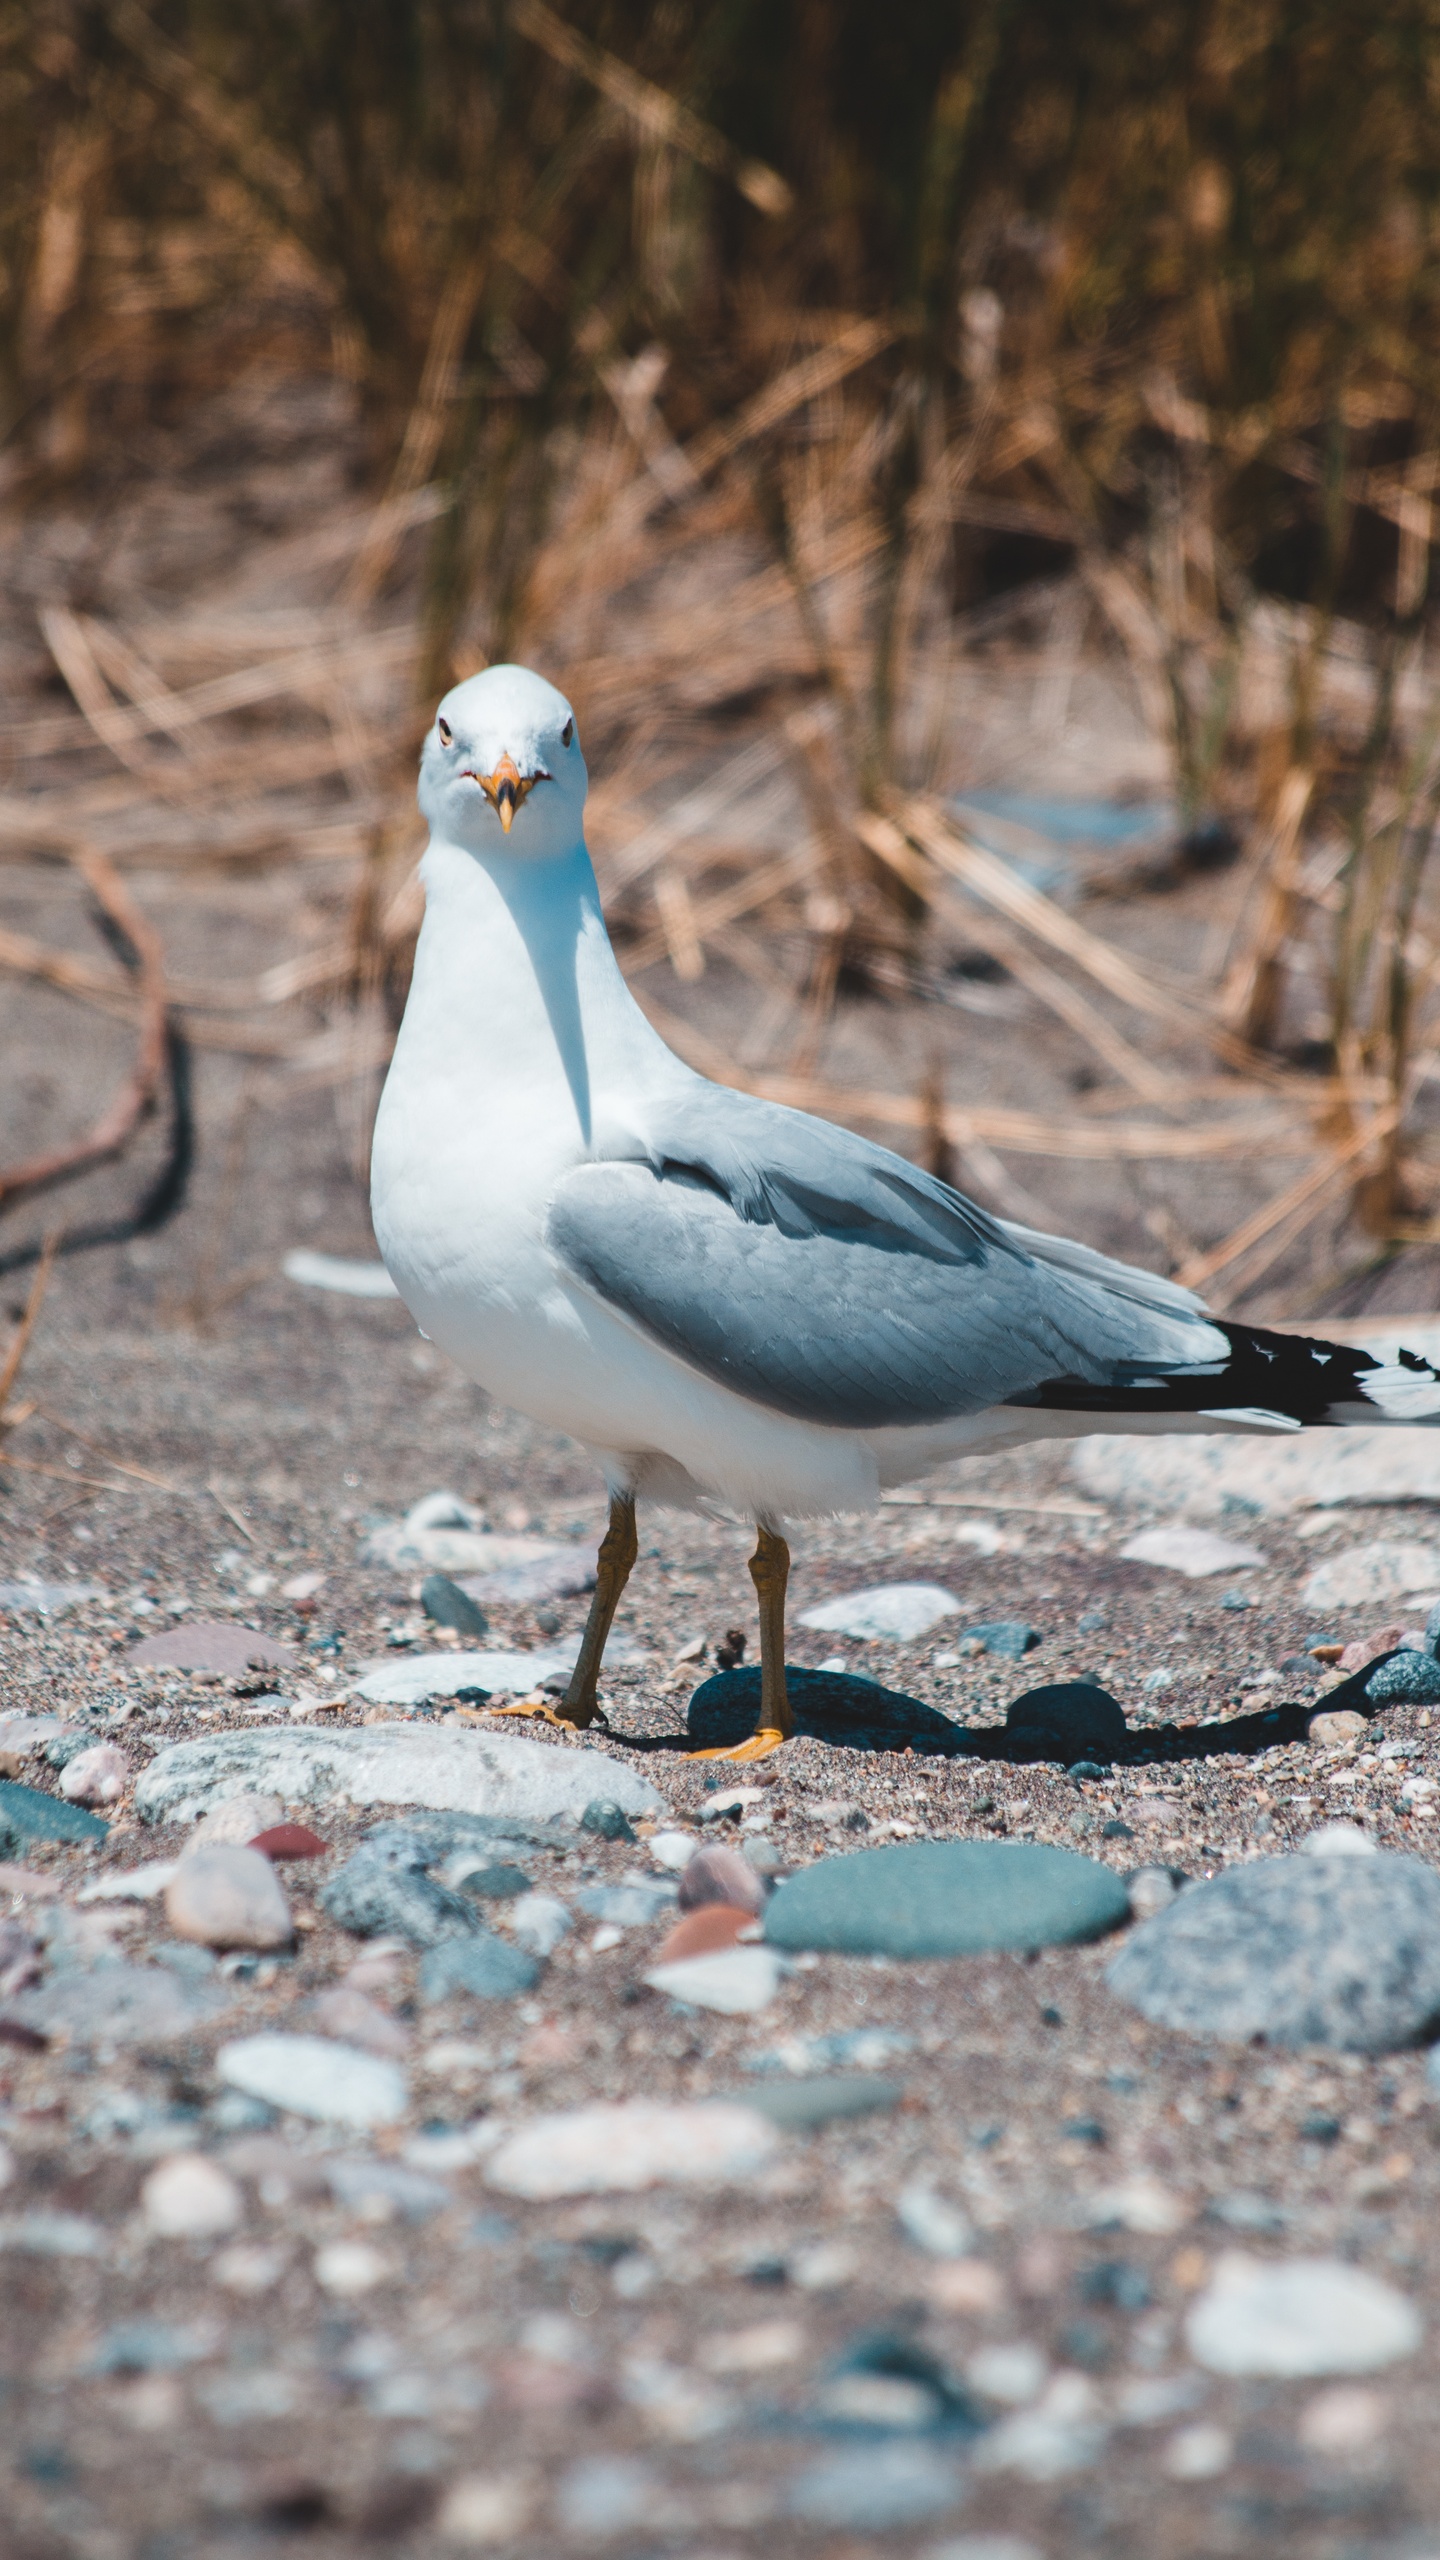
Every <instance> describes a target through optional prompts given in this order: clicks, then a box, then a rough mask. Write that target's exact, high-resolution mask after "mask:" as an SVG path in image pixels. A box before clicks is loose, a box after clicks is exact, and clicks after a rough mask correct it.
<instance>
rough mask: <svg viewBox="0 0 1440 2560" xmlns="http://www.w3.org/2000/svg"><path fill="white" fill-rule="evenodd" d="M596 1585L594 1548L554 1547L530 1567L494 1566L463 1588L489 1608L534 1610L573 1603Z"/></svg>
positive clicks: (472, 1576) (471, 1577)
mask: <svg viewBox="0 0 1440 2560" xmlns="http://www.w3.org/2000/svg"><path fill="white" fill-rule="evenodd" d="M515 1543H520V1542H519V1541H516V1542H515ZM594 1582H595V1554H594V1550H593V1548H590V1547H551V1548H548V1549H547V1550H546V1551H545V1552H544V1553H542V1554H539V1555H536V1556H535V1557H533V1558H532V1559H531V1561H530V1562H529V1563H528V1564H526V1563H521V1564H502V1565H495V1566H493V1567H492V1568H491V1570H490V1571H489V1572H488V1573H472V1574H467V1575H466V1577H465V1580H464V1582H463V1583H462V1584H461V1586H460V1588H461V1589H462V1590H463V1591H464V1592H465V1593H466V1594H467V1596H468V1597H469V1598H470V1599H471V1600H478V1601H480V1602H481V1603H482V1604H483V1605H484V1606H485V1607H486V1608H491V1609H533V1608H536V1607H537V1606H540V1605H541V1604H543V1603H544V1602H545V1601H547V1600H571V1599H574V1598H576V1597H577V1596H578V1594H579V1593H580V1592H582V1591H589V1590H591V1589H593V1587H594Z"/></svg>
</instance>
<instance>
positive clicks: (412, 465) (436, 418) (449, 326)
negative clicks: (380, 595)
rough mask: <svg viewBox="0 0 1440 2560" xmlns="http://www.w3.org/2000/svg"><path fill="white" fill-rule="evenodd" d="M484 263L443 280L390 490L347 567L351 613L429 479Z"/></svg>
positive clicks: (463, 262) (386, 561)
mask: <svg viewBox="0 0 1440 2560" xmlns="http://www.w3.org/2000/svg"><path fill="white" fill-rule="evenodd" d="M486 265H487V261H486V259H485V258H484V256H483V255H482V256H477V255H476V254H475V252H474V251H473V250H467V251H466V252H465V254H464V255H463V256H461V257H459V258H457V259H456V261H455V264H454V266H453V267H452V269H451V272H450V274H449V275H448V277H447V278H446V280H445V286H444V290H443V291H442V293H441V296H440V300H439V303H438V305H437V307H436V312H435V318H434V321H433V323H432V325H431V330H430V343H429V345H428V347H427V348H426V351H425V364H424V369H423V371H422V372H421V376H420V388H419V391H418V392H417V394H416V397H415V405H414V407H413V408H412V409H411V412H410V416H409V419H408V420H407V422H406V427H405V435H404V439H403V441H402V443H401V446H400V451H399V453H398V455H397V456H396V460H395V468H394V470H393V472H392V473H391V475H390V486H389V488H388V489H387V490H386V492H385V495H384V497H383V498H382V500H381V502H380V504H379V506H378V507H377V509H376V511H375V517H374V521H373V523H372V524H371V527H370V529H369V531H368V532H367V534H366V536H365V539H364V541H363V542H362V543H361V545H360V549H359V551H358V552H357V553H356V555H355V559H354V562H353V563H352V565H351V569H350V574H349V576H348V577H347V578H346V580H345V584H344V587H343V589H342V591H341V602H342V604H344V605H345V606H346V607H347V608H348V609H349V610H350V611H351V612H352V613H353V612H356V611H358V610H359V609H360V608H361V607H362V606H364V605H367V604H368V603H369V602H370V599H371V597H372V596H373V595H374V593H375V591H376V589H377V587H378V586H379V584H380V581H381V579H382V578H383V577H384V575H385V572H386V570H387V569H388V568H389V566H390V563H391V561H392V560H393V559H394V557H395V553H396V550H397V548H398V546H399V541H400V535H401V532H402V530H403V520H402V517H403V503H404V501H405V499H406V498H409V497H413V496H414V494H415V492H416V491H417V490H418V489H420V488H422V487H423V486H424V484H425V482H426V481H427V480H428V479H429V477H430V474H431V472H432V470H433V469H434V467H435V458H436V456H437V454H438V453H439V451H440V446H441V443H442V441H443V439H444V435H445V428H446V425H447V423H448V421H449V416H450V409H451V404H452V402H453V401H454V398H455V393H456V389H457V386H458V383H459V378H460V357H461V354H462V352H463V350H464V345H465V334H466V331H467V330H468V328H469V326H470V323H471V321H472V319H473V318H474V316H475V306H476V304H477V302H478V301H479V299H480V292H481V287H482V286H483V284H484V282H485V273H486Z"/></svg>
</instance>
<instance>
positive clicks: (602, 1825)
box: [580, 1796, 635, 1840]
mask: <svg viewBox="0 0 1440 2560" xmlns="http://www.w3.org/2000/svg"><path fill="white" fill-rule="evenodd" d="M580 1828H581V1830H582V1831H589V1832H592V1833H593V1834H594V1836H595V1838H596V1839H597V1840H633V1839H634V1838H635V1832H634V1829H633V1828H632V1826H631V1823H630V1821H629V1818H628V1816H627V1815H626V1814H625V1813H624V1812H623V1811H622V1810H621V1808H620V1806H619V1805H618V1804H612V1803H611V1802H610V1800H609V1798H608V1797H606V1796H597V1797H596V1798H595V1801H594V1803H593V1804H587V1806H586V1807H585V1810H584V1812H583V1813H582V1814H581V1816H580Z"/></svg>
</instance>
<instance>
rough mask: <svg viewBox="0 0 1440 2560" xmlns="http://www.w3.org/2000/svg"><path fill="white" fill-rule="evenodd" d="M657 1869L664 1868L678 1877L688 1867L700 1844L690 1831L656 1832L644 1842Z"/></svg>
mask: <svg viewBox="0 0 1440 2560" xmlns="http://www.w3.org/2000/svg"><path fill="white" fill-rule="evenodd" d="M645 1845H646V1847H647V1848H648V1850H649V1852H650V1855H651V1857H652V1858H653V1859H654V1861H655V1864H656V1866H657V1867H665V1868H667V1869H668V1870H669V1872H670V1874H671V1875H677V1876H678V1875H680V1874H682V1873H683V1872H684V1870H685V1868H686V1867H688V1866H689V1864H690V1861H691V1859H692V1858H693V1857H694V1855H695V1852H696V1850H697V1849H698V1848H699V1846H700V1843H699V1841H698V1840H697V1839H696V1838H695V1835H694V1833H693V1832H692V1831H657V1832H656V1833H655V1835H654V1838H653V1839H651V1840H648V1841H647V1842H646V1844H645Z"/></svg>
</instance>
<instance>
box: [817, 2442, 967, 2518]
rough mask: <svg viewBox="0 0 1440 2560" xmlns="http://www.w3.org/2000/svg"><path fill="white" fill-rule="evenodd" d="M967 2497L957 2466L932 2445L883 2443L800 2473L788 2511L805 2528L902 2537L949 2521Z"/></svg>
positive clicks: (824, 2459)
mask: <svg viewBox="0 0 1440 2560" xmlns="http://www.w3.org/2000/svg"><path fill="white" fill-rule="evenodd" d="M964 2494H965V2489H964V2482H963V2480H962V2477H961V2474H960V2471H959V2469H958V2467H957V2465H956V2464H955V2462H954V2461H953V2460H952V2459H950V2458H949V2457H947V2456H946V2455H945V2454H943V2453H941V2452H939V2451H938V2450H937V2448H936V2447H935V2446H933V2445H929V2444H925V2443H923V2442H920V2443H913V2442H912V2443H907V2442H906V2441H905V2440H904V2438H903V2437H900V2438H896V2437H892V2438H890V2439H889V2440H888V2441H887V2440H886V2439H885V2438H884V2437H881V2438H880V2439H879V2440H878V2441H877V2442H875V2443H873V2444H867V2445H854V2446H847V2447H845V2449H844V2450H843V2451H841V2452H838V2453H827V2454H824V2455H822V2456H821V2458H820V2459H819V2461H817V2462H811V2463H808V2464H807V2465H806V2467H805V2468H804V2469H803V2470H802V2471H799V2472H797V2474H796V2476H795V2478H794V2479H793V2480H792V2481H791V2483H790V2489H789V2495H788V2498H787V2501H786V2503H787V2505H788V2507H789V2511H790V2513H791V2515H792V2516H795V2517H796V2518H798V2519H799V2520H800V2521H801V2522H802V2523H804V2524H811V2525H824V2526H833V2527H835V2528H836V2529H837V2530H844V2531H845V2532H846V2533H847V2534H848V2533H898V2532H903V2530H904V2529H905V2527H906V2526H907V2525H917V2524H927V2523H928V2522H929V2521H930V2519H931V2517H932V2516H942V2515H947V2514H948V2513H949V2512H950V2509H951V2508H952V2507H957V2506H958V2505H959V2504H960V2502H961V2499H962V2498H963V2496H964Z"/></svg>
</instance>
